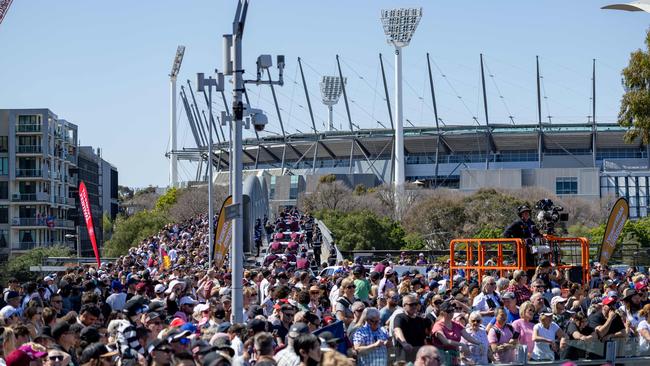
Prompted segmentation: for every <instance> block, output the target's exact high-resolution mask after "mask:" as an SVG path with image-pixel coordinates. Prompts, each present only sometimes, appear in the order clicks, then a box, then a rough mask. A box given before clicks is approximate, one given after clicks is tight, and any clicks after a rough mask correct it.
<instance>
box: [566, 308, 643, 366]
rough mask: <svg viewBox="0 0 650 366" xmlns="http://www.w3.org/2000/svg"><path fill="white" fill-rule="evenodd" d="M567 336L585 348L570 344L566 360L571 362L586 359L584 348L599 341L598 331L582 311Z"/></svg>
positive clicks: (574, 319) (573, 318) (571, 323)
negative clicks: (590, 324) (591, 325)
mask: <svg viewBox="0 0 650 366" xmlns="http://www.w3.org/2000/svg"><path fill="white" fill-rule="evenodd" d="M648 310H650V308H648ZM566 335H567V339H568V340H569V341H579V342H580V343H581V345H582V346H583V347H574V346H572V345H571V344H569V346H568V348H567V353H566V358H568V359H569V360H579V359H581V358H586V357H587V352H586V351H585V350H584V346H586V345H587V344H588V343H593V342H596V341H598V337H597V336H596V330H595V329H594V328H592V327H590V326H589V319H588V318H587V316H586V315H585V314H584V313H583V312H582V311H580V312H577V313H575V314H573V316H572V317H571V321H570V322H569V325H568V326H567V331H566ZM588 358H591V359H594V358H598V356H597V355H593V354H589V357H588Z"/></svg>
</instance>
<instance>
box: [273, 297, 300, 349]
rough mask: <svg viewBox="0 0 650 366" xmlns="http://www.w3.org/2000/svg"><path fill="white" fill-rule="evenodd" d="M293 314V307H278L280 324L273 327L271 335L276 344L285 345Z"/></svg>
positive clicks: (285, 305) (288, 305)
mask: <svg viewBox="0 0 650 366" xmlns="http://www.w3.org/2000/svg"><path fill="white" fill-rule="evenodd" d="M295 314H296V310H295V308H294V307H293V305H291V304H282V305H280V322H279V323H278V324H277V325H275V326H274V327H273V333H274V334H275V335H276V337H277V338H278V344H285V343H286V342H287V340H286V337H287V334H288V333H289V331H290V329H291V324H292V323H293V317H294V315H295Z"/></svg>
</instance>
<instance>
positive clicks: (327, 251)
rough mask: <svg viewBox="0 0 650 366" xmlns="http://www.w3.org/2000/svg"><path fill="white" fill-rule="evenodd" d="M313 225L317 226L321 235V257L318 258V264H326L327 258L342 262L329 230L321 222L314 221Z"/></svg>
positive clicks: (341, 256)
mask: <svg viewBox="0 0 650 366" xmlns="http://www.w3.org/2000/svg"><path fill="white" fill-rule="evenodd" d="M314 223H315V224H316V225H318V229H319V231H320V233H321V238H322V242H321V248H320V250H321V257H320V258H318V259H319V260H320V262H321V263H322V262H327V261H328V259H329V258H336V261H337V262H339V261H342V260H343V255H342V254H341V252H340V251H339V249H338V248H337V247H336V240H335V238H334V235H333V234H332V232H331V231H330V229H329V228H328V227H327V225H325V223H324V222H323V221H321V220H318V219H314Z"/></svg>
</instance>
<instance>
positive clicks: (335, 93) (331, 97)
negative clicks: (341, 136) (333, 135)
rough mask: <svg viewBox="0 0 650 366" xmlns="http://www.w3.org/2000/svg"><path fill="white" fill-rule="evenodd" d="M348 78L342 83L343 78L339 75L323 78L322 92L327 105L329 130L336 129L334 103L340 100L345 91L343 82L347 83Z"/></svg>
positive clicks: (321, 83) (324, 102)
mask: <svg viewBox="0 0 650 366" xmlns="http://www.w3.org/2000/svg"><path fill="white" fill-rule="evenodd" d="M346 80H347V78H343V82H342V83H341V78H340V77H339V76H323V79H322V80H321V82H320V94H321V97H322V101H323V104H325V105H326V106H327V110H328V112H329V113H328V114H327V126H328V130H329V131H334V105H335V104H336V103H338V102H339V98H340V97H341V93H342V92H343V84H345V82H346Z"/></svg>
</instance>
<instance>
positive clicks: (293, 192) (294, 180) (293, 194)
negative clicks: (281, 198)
mask: <svg viewBox="0 0 650 366" xmlns="http://www.w3.org/2000/svg"><path fill="white" fill-rule="evenodd" d="M296 198H298V176H297V175H292V176H291V186H290V188H289V199H290V200H295V199H296Z"/></svg>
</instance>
